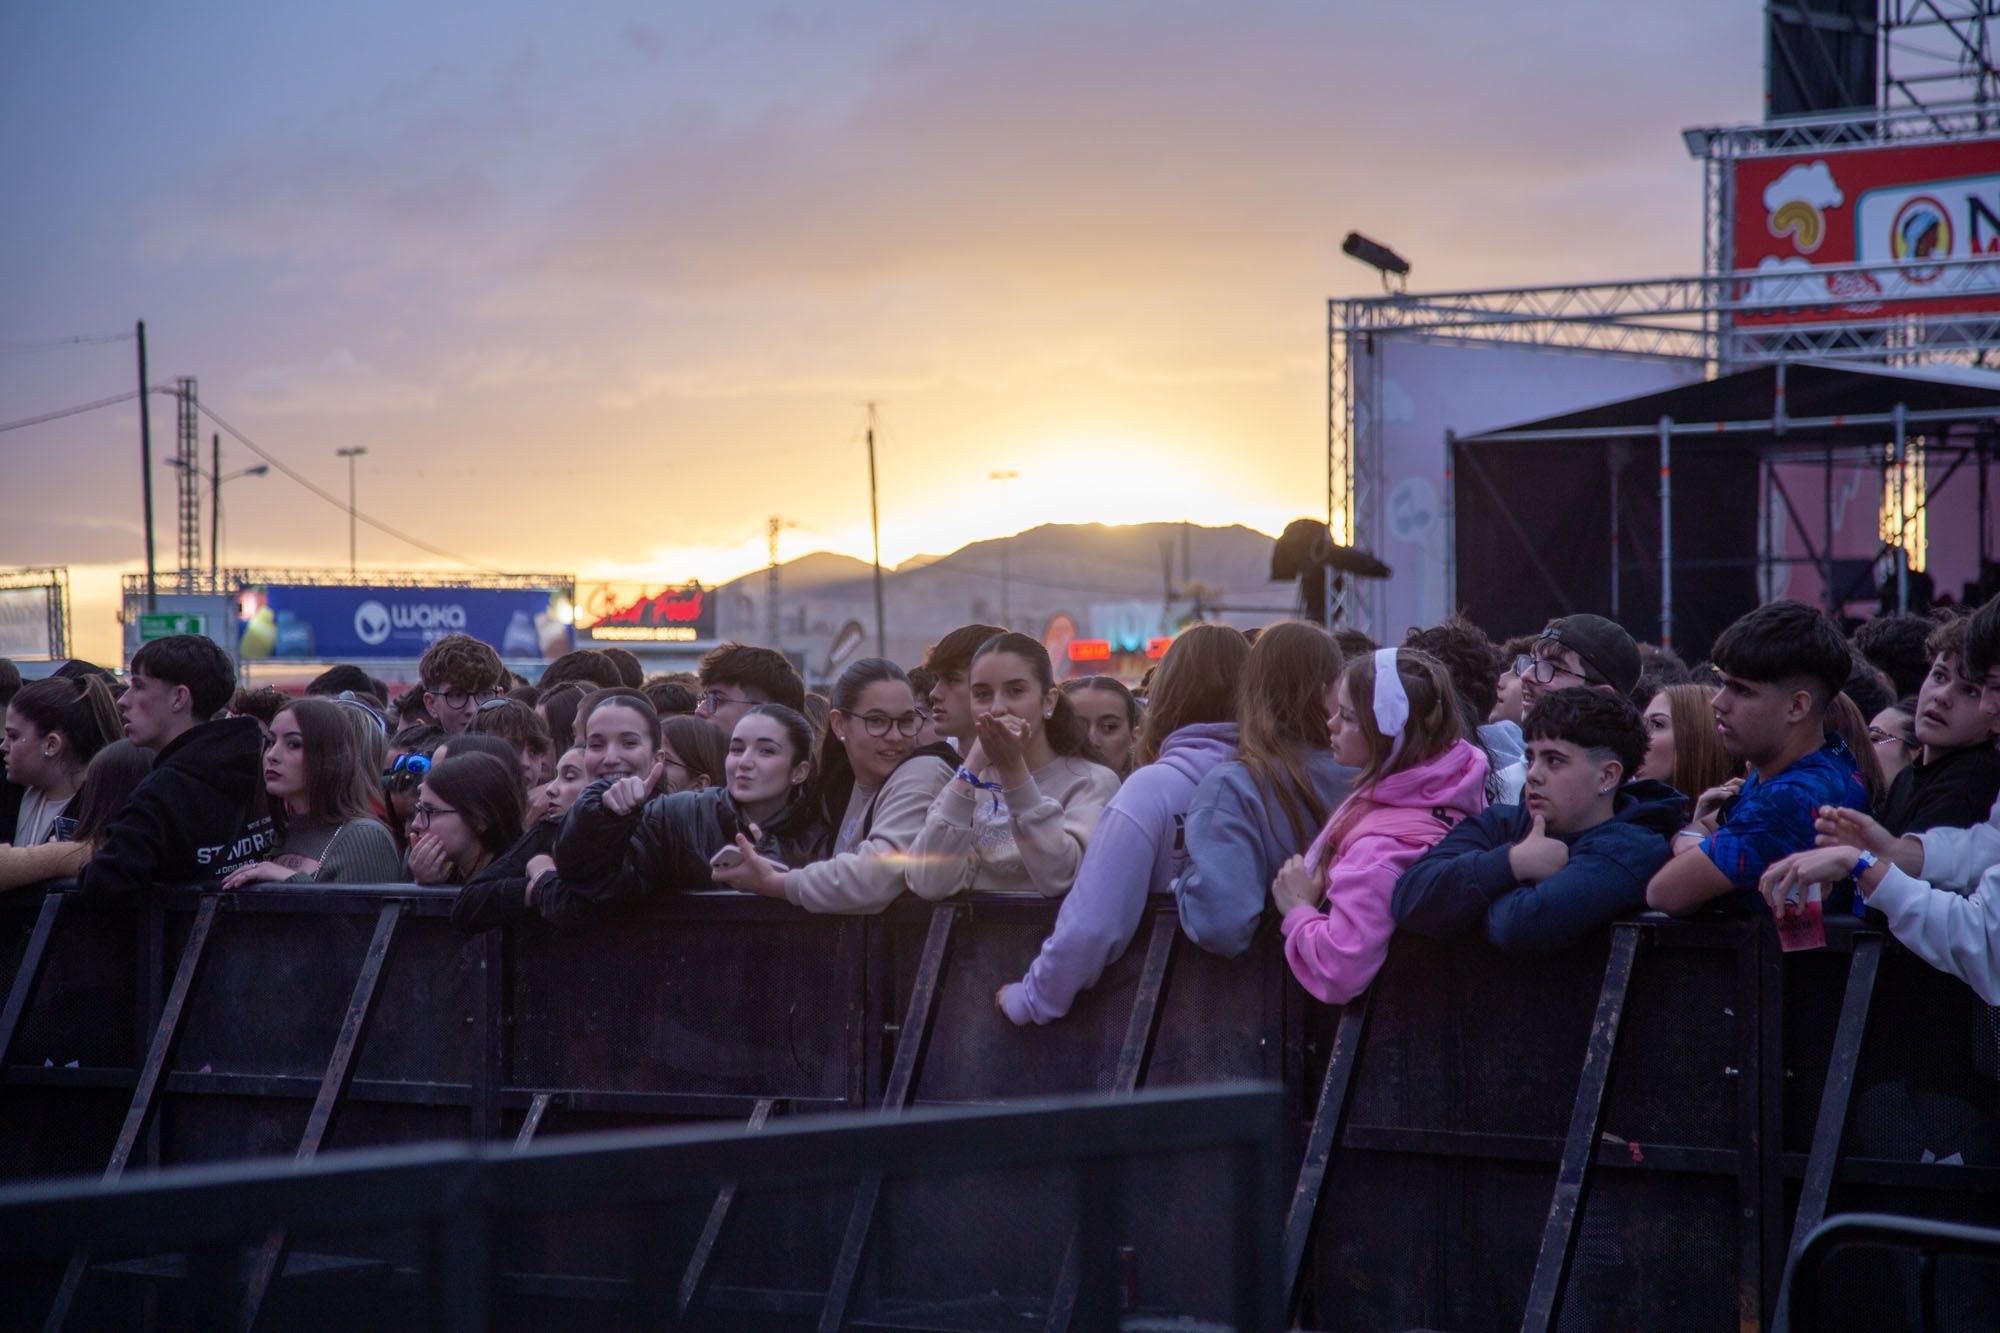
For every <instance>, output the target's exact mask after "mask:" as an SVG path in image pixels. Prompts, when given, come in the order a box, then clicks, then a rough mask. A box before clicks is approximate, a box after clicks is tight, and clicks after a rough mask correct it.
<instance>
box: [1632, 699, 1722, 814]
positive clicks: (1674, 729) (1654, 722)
mask: <svg viewBox="0 0 2000 1333" xmlns="http://www.w3.org/2000/svg"><path fill="white" fill-rule="evenodd" d="M1714 693H1715V691H1714V690H1712V689H1709V688H1708V687H1707V686H1704V685H1663V686H1661V687H1660V689H1659V690H1658V691H1657V692H1656V693H1655V694H1654V695H1653V697H1652V700H1651V701H1650V702H1648V703H1647V705H1646V713H1645V717H1644V719H1643V720H1644V722H1645V724H1646V761H1645V762H1644V763H1642V764H1640V765H1639V772H1638V776H1639V777H1642V778H1652V779H1654V780H1655V781H1657V782H1664V783H1666V784H1667V785H1668V786H1669V787H1672V788H1673V789H1674V790H1675V791H1677V792H1679V793H1680V794H1681V795H1683V796H1685V797H1687V798H1688V801H1689V803H1690V804H1692V803H1693V802H1694V801H1696V800H1697V799H1699V798H1700V796H1701V794H1702V793H1703V792H1705V791H1707V790H1708V789H1709V788H1711V787H1720V786H1721V785H1722V784H1723V783H1725V782H1728V781H1729V780H1730V779H1731V778H1734V777H1738V776H1740V775H1741V772H1742V768H1741V765H1739V764H1738V763H1737V762H1736V761H1735V760H1734V759H1731V758H1730V757H1729V751H1727V750H1725V749H1723V748H1722V733H1721V732H1719V731H1717V730H1716V729H1715V710H1714V709H1713V708H1711V707H1710V706H1709V699H1710V698H1711V697H1712V696H1713V695H1714Z"/></svg>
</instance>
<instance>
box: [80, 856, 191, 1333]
mask: <svg viewBox="0 0 2000 1333" xmlns="http://www.w3.org/2000/svg"><path fill="white" fill-rule="evenodd" d="M221 901H222V900H221V899H220V898H218V897H217V896H216V895H215V894H212V893H208V894H203V895H202V899H201V906H200V907H198V908H196V909H195V914H194V924H193V925H192V926H190V927H189V928H188V937H187V943H186V944H185V945H183V946H182V948H181V961H180V966H179V967H178V968H177V969H176V970H175V972H174V984H173V987H172V988H171V989H170V990H169V991H168V992H167V1002H166V1004H165V1005H164V1006H163V1007H162V1008H161V1010H160V1023H159V1026H158V1027H156V1028H154V1029H153V1042H152V1045H151V1046H149V1047H147V1049H146V1060H145V1063H144V1064H142V1065H140V1066H139V1081H138V1083H137V1085H136V1086H134V1087H133V1089H132V1104H131V1106H130V1107H128V1108H127V1109H126V1112H125V1123H124V1124H123V1125H122V1126H120V1128H119V1130H118V1141H117V1142H116V1143H115V1144H114V1145H113V1146H112V1149H111V1161H110V1163H109V1164H108V1165H107V1166H106V1167H105V1168H104V1179H105V1181H106V1182H107V1183H108V1182H110V1181H114V1180H116V1179H118V1178H119V1177H120V1176H122V1175H124V1174H125V1165H126V1163H127V1162H129V1161H131V1160H132V1150H133V1149H134V1148H135V1147H137V1146H138V1143H139V1138H140V1136H141V1135H142V1134H144V1133H145V1131H146V1126H147V1124H148V1123H149V1122H150V1121H151V1120H152V1118H153V1112H154V1110H155V1109H156V1106H155V1101H156V1097H157V1094H158V1093H159V1090H160V1083H161V1081H162V1079H163V1078H164V1077H165V1075H166V1071H167V1065H168V1064H169V1063H170V1062H171V1061H172V1059H173V1053H174V1047H175V1046H177V1045H178V1044H179V1043H180V1036H181V1015H182V1014H183V1013H185V1012H186V1010H187V998H188V993H189V992H190V991H192V990H193V989H194V982H195V976H196V974H197V973H198V972H199V971H200V970H201V960H202V955H203V954H204V953H206V952H207V950H208V940H209V934H210V932H211V931H213V930H214V928H215V914H216V911H217V910H218V908H219V906H220V904H221ZM89 1268H90V1255H89V1254H88V1253H87V1252H86V1251H83V1250H78V1251H77V1252H76V1253H75V1254H72V1255H71V1256H70V1258H69V1267H68V1268H66V1269H64V1270H63V1277H62V1285H61V1286H59V1287H57V1288H56V1298H55V1301H54V1303H53V1304H51V1305H50V1306H49V1314H48V1318H47V1319H46V1320H44V1321H43V1323H42V1328H43V1330H44V1333H58V1330H60V1329H61V1328H62V1327H63V1325H64V1324H66V1323H68V1322H69V1312H70V1308H71V1307H72V1306H73V1305H75V1303H76V1293H77V1289H78V1288H80V1287H81V1286H83V1278H84V1274H85V1273H86V1272H87V1271H88V1270H89Z"/></svg>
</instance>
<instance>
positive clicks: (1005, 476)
mask: <svg viewBox="0 0 2000 1333" xmlns="http://www.w3.org/2000/svg"><path fill="white" fill-rule="evenodd" d="M1020 475H1021V474H1020V473H1018V472H1012V471H1009V472H989V473H987V474H986V480H988V481H997V482H999V483H1000V494H1001V496H1002V497H1005V496H1006V494H1007V483H1008V482H1010V481H1015V480H1017V479H1018V478H1019V477H1020ZM1013 540H1014V539H1013V537H1012V536H1006V537H1002V538H1001V539H1000V623H1001V625H1003V626H1004V627H1006V628H1007V629H1012V628H1014V620H1013V612H1012V610H1011V609H1010V607H1009V606H1008V600H1009V594H1010V592H1011V586H1010V585H1011V582H1012V580H1011V579H1010V578H1009V572H1008V569H1007V549H1008V547H1009V546H1010V545H1011V544H1012V542H1013Z"/></svg>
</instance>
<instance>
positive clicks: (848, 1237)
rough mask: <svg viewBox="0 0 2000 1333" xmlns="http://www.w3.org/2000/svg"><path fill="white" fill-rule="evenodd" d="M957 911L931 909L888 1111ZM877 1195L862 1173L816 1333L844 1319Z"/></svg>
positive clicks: (914, 1053)
mask: <svg viewBox="0 0 2000 1333" xmlns="http://www.w3.org/2000/svg"><path fill="white" fill-rule="evenodd" d="M957 915H958V909H957V908H956V907H953V906H951V905H950V904H948V903H946V904H941V905H939V906H937V907H934V908H932V909H931V924H930V930H929V932H928V933H926V934H925V936H924V952H923V956H922V957H921V958H919V959H918V961H917V977H916V983H915V984H914V985H913V986H911V988H910V1008H909V1011H908V1012H907V1013H906V1014H904V1016H903V1030H902V1031H901V1032H900V1033H898V1034H897V1037H896V1056H895V1059H894V1060H893V1061H891V1062H890V1065H889V1085H888V1087H887V1088H886V1089H885V1090H884V1091H883V1093H882V1109H883V1110H884V1111H886V1112H889V1113H891V1114H893V1113H895V1112H898V1111H901V1110H902V1109H903V1108H904V1107H906V1106H907V1105H909V1101H910V1093H911V1091H912V1089H913V1088H914V1087H915V1086H916V1080H917V1065H918V1063H919V1062H920V1061H921V1060H922V1058H923V1050H924V1045H925V1043H926V1042H928V1041H929V1040H930V1035H931V1016H932V1014H933V1011H934V1010H935V1009H936V1007H937V988H938V979H939V978H940V977H941V976H942V975H943V973H944V955H945V949H946V947H947V946H948V945H949V944H950V943H951V927H952V922H953V920H954V919H955V918H956V917H957ZM881 1197H882V1177H880V1176H868V1177H866V1178H865V1179H863V1180H862V1182H861V1184H860V1186H859V1187H858V1188H857V1189H856V1190H855V1194H854V1211H853V1212H851V1213H850V1214H849V1215H848V1218H847V1230H846V1232H845V1233H844V1234H843V1235H842V1236H841V1239H840V1253H839V1254H838V1255H836V1256H835V1258H834V1261H833V1280H832V1281H831V1282H830V1283H828V1284H827V1290H826V1304H825V1305H824V1306H822V1307H821V1308H820V1315H819V1333H838V1330H839V1329H840V1328H841V1327H842V1326H843V1325H845V1324H846V1323H847V1305H848V1302H849V1301H851V1300H852V1299H853V1297H854V1282H855V1279H856V1278H857V1277H859V1276H860V1273H861V1261H862V1259H863V1258H864V1257H865V1256H866V1252H867V1249H868V1233H869V1232H870V1231H871V1230H872V1229H873V1228H874V1225H875V1205H876V1203H877V1202H879V1201H880V1199H881Z"/></svg>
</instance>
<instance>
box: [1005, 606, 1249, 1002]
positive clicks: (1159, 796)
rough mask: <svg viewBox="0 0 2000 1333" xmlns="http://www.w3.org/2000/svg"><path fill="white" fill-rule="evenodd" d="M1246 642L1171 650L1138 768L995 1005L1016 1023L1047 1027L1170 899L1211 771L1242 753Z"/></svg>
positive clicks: (1187, 643) (1230, 632)
mask: <svg viewBox="0 0 2000 1333" xmlns="http://www.w3.org/2000/svg"><path fill="white" fill-rule="evenodd" d="M1249 656H1250V644H1249V641H1248V640H1246V639H1245V638H1244V637H1243V635H1242V634H1241V633H1240V632H1238V631H1237V630H1234V629H1231V628H1230V627H1229V626H1227V625H1195V626H1193V627H1191V628H1189V629H1187V630H1184V631H1182V632H1181V634H1180V635H1179V637H1177V638H1176V639H1175V640H1174V641H1173V643H1171V644H1170V645H1168V647H1167V652H1166V656H1165V657H1163V658H1162V659H1161V660H1160V666H1159V674H1158V675H1157V676H1155V677H1154V680H1153V689H1152V693H1151V695H1150V696H1149V697H1148V699H1147V704H1148V718H1147V727H1146V730H1145V732H1144V734H1143V735H1142V736H1141V738H1140V741H1139V767H1138V768H1137V769H1135V770H1134V771H1133V773H1132V776H1131V777H1129V778H1127V779H1126V781H1125V785H1124V786H1123V787H1121V788H1119V790H1118V794H1117V795H1116V796H1114V797H1112V798H1111V801H1110V803H1109V804H1108V805H1106V806H1105V807H1104V814H1103V817H1102V818H1100V819H1099V820H1098V823H1097V829H1096V831H1095V832H1093V833H1092V834H1091V838H1090V846H1089V848H1088V849H1087V850H1086V851H1085V852H1084V854H1083V864H1082V866H1080V867H1079V868H1078V870H1077V873H1076V884H1075V887H1073V888H1071V889H1070V891H1069V895H1068V896H1067V897H1065V898H1064V899H1063V905H1062V910H1061V911H1060V912H1058V913H1057V914H1056V925H1055V930H1054V931H1052V932H1051V933H1050V935H1049V938H1048V939H1047V940H1045V941H1044V942H1043V944H1042V950H1041V953H1040V954H1039V955H1038V956H1037V957H1036V958H1035V961H1034V963H1033V965H1031V966H1030V967H1029V968H1028V971H1027V974H1026V975H1025V976H1023V977H1022V978H1021V980H1020V981H1018V982H1016V983H1015V984H1013V985H1011V986H1003V987H1001V988H1000V992H999V994H998V995H996V996H995V997H994V999H995V1001H996V1002H997V1003H998V1004H999V1006H1000V1012H1002V1013H1004V1014H1005V1015H1007V1017H1008V1018H1009V1019H1011V1020H1012V1021H1013V1022H1015V1023H1028V1022H1035V1023H1048V1022H1052V1021H1054V1020H1055V1019H1058V1018H1061V1017H1062V1016H1063V1015H1064V1014H1066V1013H1068V1012H1069V1010H1070V1006H1071V1005H1072V1004H1073V1003H1075V1001H1076V997H1077V995H1078V994H1079V993H1080V992H1082V991H1084V990H1086V989H1088V988H1089V987H1091V986H1094V985H1096V984H1097V979H1098V978H1099V977H1100V976H1102V975H1103V974H1104V969H1105V968H1106V967H1107V966H1108V965H1110V964H1111V963H1112V962H1113V961H1114V960H1116V959H1117V958H1118V956H1119V955H1120V954H1122V953H1124V952H1125V949H1126V947H1127V946H1128V945H1130V944H1131V942H1132V935H1133V933H1134V932H1135V931H1136V930H1138V928H1139V921H1140V918H1141V917H1142V916H1144V914H1145V910H1146V897H1147V895H1148V893H1165V892H1167V891H1168V890H1169V889H1170V888H1171V887H1172V886H1173V880H1174V876H1175V874H1176V873H1178V872H1179V871H1180V870H1181V868H1182V867H1183V866H1184V865H1185V864H1186V859H1187V858H1186V851H1185V846H1184V839H1183V838H1182V837H1181V824H1182V821H1183V820H1184V818H1185V817H1186V814H1187V806H1188V800H1189V799H1190V798H1191V797H1192V796H1193V795H1194V790H1195V787H1196V786H1198V785H1199V784H1200V782H1201V780H1202V779H1203V778H1204V777H1206V776H1207V775H1208V772H1209V770H1210V769H1212V768H1214V767H1215V766H1216V765H1217V764H1219V763H1222V762H1224V761H1225V760H1228V759H1231V758H1234V757H1235V754H1236V682H1237V679H1238V678H1239V677H1240V676H1241V675H1242V674H1243V666H1244V662H1245V660H1246V659H1247V658H1248V657H1249Z"/></svg>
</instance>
